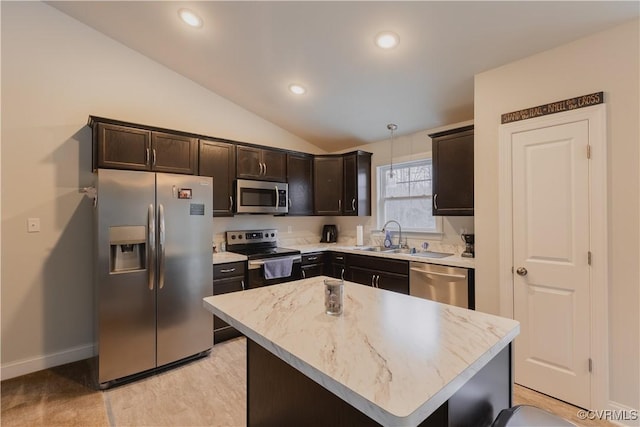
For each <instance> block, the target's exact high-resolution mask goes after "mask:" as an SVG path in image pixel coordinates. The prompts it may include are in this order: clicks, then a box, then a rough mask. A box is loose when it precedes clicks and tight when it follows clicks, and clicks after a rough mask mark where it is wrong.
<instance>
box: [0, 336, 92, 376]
mask: <svg viewBox="0 0 640 427" xmlns="http://www.w3.org/2000/svg"><path fill="white" fill-rule="evenodd" d="M95 355H96V352H95V345H94V344H87V345H81V346H77V347H72V348H69V349H67V350H64V351H60V352H58V353H52V354H46V355H43V356H40V357H34V358H31V359H26V360H19V361H17V362H10V363H7V364H2V366H1V367H0V379H1V380H2V381H4V380H8V379H10V378H15V377H19V376H21V375H26V374H30V373H32V372H37V371H41V370H43V369H49V368H53V367H54V366H60V365H64V364H65V363H71V362H76V361H78V360H82V359H88V358H90V357H93V356H95Z"/></svg>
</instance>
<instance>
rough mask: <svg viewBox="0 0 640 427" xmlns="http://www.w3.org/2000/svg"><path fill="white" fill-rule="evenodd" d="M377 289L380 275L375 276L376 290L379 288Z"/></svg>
mask: <svg viewBox="0 0 640 427" xmlns="http://www.w3.org/2000/svg"><path fill="white" fill-rule="evenodd" d="M379 287H380V275H379V274H378V275H377V276H376V288H379Z"/></svg>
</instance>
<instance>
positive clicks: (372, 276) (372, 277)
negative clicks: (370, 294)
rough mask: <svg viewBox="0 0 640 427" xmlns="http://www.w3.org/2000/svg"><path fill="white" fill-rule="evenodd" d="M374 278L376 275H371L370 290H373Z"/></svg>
mask: <svg viewBox="0 0 640 427" xmlns="http://www.w3.org/2000/svg"><path fill="white" fill-rule="evenodd" d="M375 277H376V275H375V274H372V275H371V287H372V288H375V285H374V284H373V279H375Z"/></svg>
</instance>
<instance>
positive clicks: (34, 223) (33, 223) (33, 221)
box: [27, 218, 40, 233]
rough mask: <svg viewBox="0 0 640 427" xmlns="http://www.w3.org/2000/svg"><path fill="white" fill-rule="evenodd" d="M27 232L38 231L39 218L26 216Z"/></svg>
mask: <svg viewBox="0 0 640 427" xmlns="http://www.w3.org/2000/svg"><path fill="white" fill-rule="evenodd" d="M27 232H29V233H39V232H40V218H27Z"/></svg>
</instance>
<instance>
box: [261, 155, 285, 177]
mask: <svg viewBox="0 0 640 427" xmlns="http://www.w3.org/2000/svg"><path fill="white" fill-rule="evenodd" d="M262 165H263V172H262V179H266V180H268V181H279V182H285V181H286V180H287V155H286V154H285V153H283V152H282V151H275V150H262Z"/></svg>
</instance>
